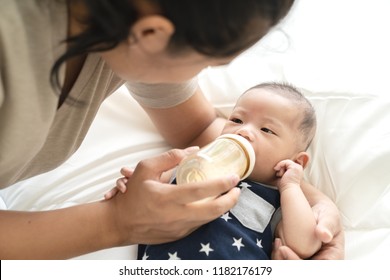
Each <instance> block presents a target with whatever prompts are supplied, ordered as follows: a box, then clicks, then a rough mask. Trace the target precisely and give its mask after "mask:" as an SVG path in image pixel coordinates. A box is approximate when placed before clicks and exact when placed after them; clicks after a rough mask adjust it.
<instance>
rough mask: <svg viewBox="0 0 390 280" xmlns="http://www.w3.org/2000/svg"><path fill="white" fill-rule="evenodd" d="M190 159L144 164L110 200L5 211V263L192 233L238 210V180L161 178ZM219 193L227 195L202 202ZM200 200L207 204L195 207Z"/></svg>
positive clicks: (1, 220)
mask: <svg viewBox="0 0 390 280" xmlns="http://www.w3.org/2000/svg"><path fill="white" fill-rule="evenodd" d="M186 155H187V153H186V151H185V150H171V151H168V152H166V153H164V154H162V155H160V156H157V157H154V158H150V159H147V160H143V161H141V162H140V163H139V164H138V166H137V167H136V169H135V170H134V173H133V174H132V176H131V177H130V178H129V179H128V182H127V191H126V193H124V194H122V193H119V194H117V195H116V196H115V197H113V198H112V199H110V200H106V201H103V202H94V203H90V204H85V205H80V206H74V207H70V208H65V209H59V210H52V211H42V212H16V211H0V259H64V258H70V257H75V256H78V255H81V254H85V253H89V252H93V251H96V250H101V249H105V248H109V247H115V246H124V245H130V244H136V243H146V244H148V243H150V244H153V243H162V242H168V241H172V240H175V239H179V238H181V237H183V236H185V235H187V234H189V233H190V232H191V231H193V230H194V229H195V228H197V227H198V226H200V225H201V224H204V223H206V222H208V221H210V220H213V219H215V218H217V217H219V216H220V215H222V214H223V213H225V212H226V211H228V210H229V209H230V208H232V207H233V206H234V204H235V203H236V202H237V200H238V196H239V190H238V189H237V188H234V186H235V185H236V184H237V183H238V180H239V178H237V176H233V177H226V178H220V179H216V180H212V181H210V182H207V183H193V184H186V185H182V186H180V187H179V186H177V185H168V184H165V183H161V181H160V177H161V174H162V173H163V172H164V171H166V170H169V169H171V168H172V167H173V166H175V165H177V164H178V163H179V162H180V160H181V159H182V158H183V157H184V156H186ZM225 193H226V194H225ZM219 194H224V195H221V196H219V197H218V198H216V199H213V200H207V201H205V200H203V199H204V198H206V197H210V196H212V197H215V196H218V195H219ZM197 200H202V201H199V202H197V203H193V202H195V201H197Z"/></svg>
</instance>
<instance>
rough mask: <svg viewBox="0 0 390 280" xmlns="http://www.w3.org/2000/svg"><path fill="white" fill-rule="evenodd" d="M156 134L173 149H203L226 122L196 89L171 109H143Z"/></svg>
mask: <svg viewBox="0 0 390 280" xmlns="http://www.w3.org/2000/svg"><path fill="white" fill-rule="evenodd" d="M143 109H144V110H145V111H146V113H147V114H148V115H149V117H150V118H151V120H152V121H153V123H154V125H155V126H156V127H157V129H158V131H159V132H160V134H161V135H162V136H163V137H164V138H165V139H166V140H167V141H168V143H169V144H171V145H172V146H173V147H177V148H185V147H189V146H193V145H197V146H204V145H205V144H207V143H209V142H211V141H212V140H214V139H215V138H216V137H218V136H219V135H220V134H221V131H222V128H223V126H224V124H225V122H226V119H223V118H218V117H217V113H216V111H215V109H214V108H213V107H212V105H211V103H210V102H209V101H208V100H207V99H206V98H205V96H204V95H203V93H202V92H201V90H200V89H199V88H198V89H197V90H196V92H195V94H194V95H192V96H191V97H190V98H189V99H188V100H187V101H185V102H184V103H181V104H179V105H177V106H174V107H171V108H163V109H159V108H149V107H146V106H143Z"/></svg>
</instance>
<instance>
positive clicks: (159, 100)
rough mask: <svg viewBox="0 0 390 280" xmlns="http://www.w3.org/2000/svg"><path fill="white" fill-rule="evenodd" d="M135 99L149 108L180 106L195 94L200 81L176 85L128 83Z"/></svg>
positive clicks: (192, 80) (195, 79) (127, 85)
mask: <svg viewBox="0 0 390 280" xmlns="http://www.w3.org/2000/svg"><path fill="white" fill-rule="evenodd" d="M126 87H127V88H128V89H129V91H130V94H131V95H132V96H133V98H134V99H135V100H136V101H137V102H138V103H140V104H141V105H142V106H145V107H149V108H170V107H174V106H176V105H179V104H181V103H183V102H185V101H187V100H188V99H190V97H191V96H193V95H194V94H195V91H196V89H197V87H198V79H197V78H193V79H191V80H189V81H186V82H183V83H176V84H145V83H130V82H127V83H126Z"/></svg>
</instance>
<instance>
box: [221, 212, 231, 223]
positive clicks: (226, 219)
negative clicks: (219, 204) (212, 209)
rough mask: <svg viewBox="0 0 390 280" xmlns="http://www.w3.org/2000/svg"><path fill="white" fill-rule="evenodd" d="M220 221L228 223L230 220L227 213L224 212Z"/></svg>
mask: <svg viewBox="0 0 390 280" xmlns="http://www.w3.org/2000/svg"><path fill="white" fill-rule="evenodd" d="M221 219H224V220H225V221H226V222H227V221H229V220H230V219H231V218H230V217H229V212H226V213H225V214H223V215H222V216H221Z"/></svg>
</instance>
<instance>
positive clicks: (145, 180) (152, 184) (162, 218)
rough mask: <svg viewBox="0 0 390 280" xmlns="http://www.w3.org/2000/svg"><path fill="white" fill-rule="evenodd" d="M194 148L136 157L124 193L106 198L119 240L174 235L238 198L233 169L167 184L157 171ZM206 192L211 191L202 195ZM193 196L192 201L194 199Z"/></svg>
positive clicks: (214, 215)
mask: <svg viewBox="0 0 390 280" xmlns="http://www.w3.org/2000/svg"><path fill="white" fill-rule="evenodd" d="M193 151H194V150H193V148H192V149H186V150H178V149H174V150H170V151H168V152H166V153H164V154H162V155H160V156H157V157H154V158H150V159H147V160H143V161H141V162H140V163H139V164H138V165H137V167H136V168H135V170H134V172H133V173H132V174H131V176H130V177H128V178H127V184H126V187H127V190H126V192H125V193H117V194H116V196H115V197H113V198H112V199H110V200H108V201H106V202H105V203H109V204H111V205H110V208H111V209H112V211H113V213H112V215H111V217H112V218H113V219H115V220H114V221H113V226H114V227H115V228H114V229H113V230H116V231H117V232H119V233H120V236H119V238H120V240H119V242H120V244H121V245H126V244H135V243H141V244H155V243H162V242H168V241H172V240H176V239H179V238H181V237H184V236H186V235H188V234H189V233H191V232H192V231H193V230H195V229H196V228H197V227H199V226H200V225H202V224H204V223H207V222H209V221H211V220H213V219H215V218H217V217H219V216H221V215H222V214H223V213H225V212H227V211H228V210H229V209H231V208H232V207H233V206H234V205H235V203H236V202H237V200H238V196H239V189H238V188H235V186H236V184H237V183H238V181H239V178H238V177H237V176H235V175H232V176H228V177H224V178H219V179H215V180H210V181H207V182H200V183H189V184H183V185H180V186H178V185H171V184H167V183H166V182H161V179H160V178H161V175H162V173H164V172H165V171H167V170H170V169H172V168H173V167H175V166H176V165H177V164H178V163H179V162H180V161H181V160H182V159H183V158H184V157H185V156H186V155H188V154H189V153H192V152H193ZM207 197H216V198H214V199H210V200H204V199H205V198H207ZM194 202H196V203H194Z"/></svg>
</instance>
